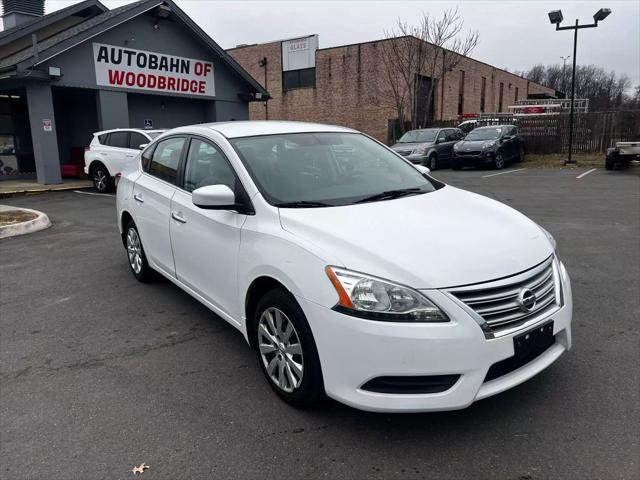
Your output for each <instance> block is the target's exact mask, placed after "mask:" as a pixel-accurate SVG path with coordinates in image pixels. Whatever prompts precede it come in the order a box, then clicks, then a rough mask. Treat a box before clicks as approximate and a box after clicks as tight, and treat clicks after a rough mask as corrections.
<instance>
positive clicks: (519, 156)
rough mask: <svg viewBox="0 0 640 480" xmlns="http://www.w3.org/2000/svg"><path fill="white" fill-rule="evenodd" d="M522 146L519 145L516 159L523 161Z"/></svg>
mask: <svg viewBox="0 0 640 480" xmlns="http://www.w3.org/2000/svg"><path fill="white" fill-rule="evenodd" d="M524 154H525V152H524V146H523V145H520V148H519V149H518V161H519V162H523V161H524Z"/></svg>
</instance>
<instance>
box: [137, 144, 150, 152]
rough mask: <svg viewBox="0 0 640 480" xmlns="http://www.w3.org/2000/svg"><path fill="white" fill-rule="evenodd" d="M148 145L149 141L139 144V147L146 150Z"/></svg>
mask: <svg viewBox="0 0 640 480" xmlns="http://www.w3.org/2000/svg"><path fill="white" fill-rule="evenodd" d="M148 145H149V144H148V143H141V144H140V145H138V148H139V149H140V150H144V149H145V148H147V146H148Z"/></svg>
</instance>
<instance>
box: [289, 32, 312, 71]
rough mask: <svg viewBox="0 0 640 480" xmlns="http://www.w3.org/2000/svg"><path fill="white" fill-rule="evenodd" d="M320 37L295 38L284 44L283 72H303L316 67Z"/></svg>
mask: <svg viewBox="0 0 640 480" xmlns="http://www.w3.org/2000/svg"><path fill="white" fill-rule="evenodd" d="M317 49H318V36H317V35H311V36H309V37H304V38H294V39H292V40H285V41H283V42H282V71H283V72H289V71H291V70H302V69H305V68H313V67H315V66H316V50H317Z"/></svg>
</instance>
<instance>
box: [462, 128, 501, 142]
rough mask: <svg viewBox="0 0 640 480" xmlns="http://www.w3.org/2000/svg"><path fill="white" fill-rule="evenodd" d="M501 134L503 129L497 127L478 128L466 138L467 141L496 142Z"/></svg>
mask: <svg viewBox="0 0 640 480" xmlns="http://www.w3.org/2000/svg"><path fill="white" fill-rule="evenodd" d="M500 132H502V128H499V127H498V128H495V127H487V128H476V129H475V130H472V131H471V132H469V133H468V134H467V136H466V137H464V139H465V140H495V139H497V138H498V137H499V136H500Z"/></svg>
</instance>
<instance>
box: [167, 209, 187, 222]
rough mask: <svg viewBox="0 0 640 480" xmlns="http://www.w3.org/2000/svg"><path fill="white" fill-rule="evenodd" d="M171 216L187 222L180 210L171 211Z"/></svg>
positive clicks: (177, 220) (178, 220)
mask: <svg viewBox="0 0 640 480" xmlns="http://www.w3.org/2000/svg"><path fill="white" fill-rule="evenodd" d="M171 218H173V219H174V220H175V221H176V222H180V223H187V219H186V218H184V217H183V216H182V213H180V212H177V213H176V212H171Z"/></svg>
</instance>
